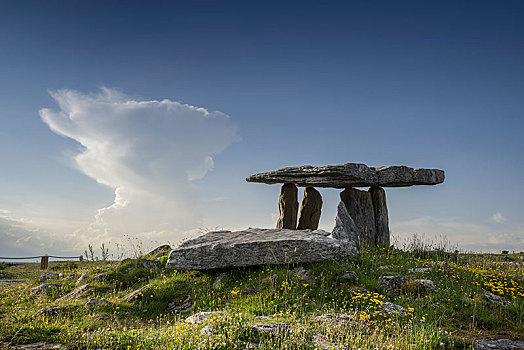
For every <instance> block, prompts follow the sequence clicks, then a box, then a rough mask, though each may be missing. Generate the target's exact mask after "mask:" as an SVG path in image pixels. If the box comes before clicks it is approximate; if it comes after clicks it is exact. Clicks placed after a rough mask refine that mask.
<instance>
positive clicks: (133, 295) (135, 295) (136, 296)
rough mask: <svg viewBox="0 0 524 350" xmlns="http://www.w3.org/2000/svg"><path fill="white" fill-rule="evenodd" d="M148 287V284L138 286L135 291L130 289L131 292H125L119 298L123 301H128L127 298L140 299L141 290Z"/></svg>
mask: <svg viewBox="0 0 524 350" xmlns="http://www.w3.org/2000/svg"><path fill="white" fill-rule="evenodd" d="M148 287H149V284H147V285H145V286H143V287H141V288H138V289H137V290H135V291H132V292H131V293H129V294H126V295H125V296H123V297H122V298H121V299H120V300H123V301H128V300H141V299H142V292H143V291H144V290H145V289H147V288H148Z"/></svg>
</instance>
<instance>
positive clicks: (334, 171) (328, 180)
mask: <svg viewBox="0 0 524 350" xmlns="http://www.w3.org/2000/svg"><path fill="white" fill-rule="evenodd" d="M444 177H445V175H444V171H443V170H439V169H413V168H409V167H407V166H403V165H400V166H384V167H379V168H373V167H368V166H367V165H365V164H358V163H346V164H338V165H325V166H317V167H313V166H311V165H304V166H297V167H289V168H282V169H279V170H275V171H269V172H265V173H259V174H255V175H251V176H249V177H248V178H246V181H248V182H262V183H267V184H276V183H289V184H295V185H296V186H301V187H331V188H346V187H371V186H380V187H408V186H414V185H436V184H439V183H442V182H444Z"/></svg>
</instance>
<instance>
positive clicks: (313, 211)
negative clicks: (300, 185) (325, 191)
mask: <svg viewBox="0 0 524 350" xmlns="http://www.w3.org/2000/svg"><path fill="white" fill-rule="evenodd" d="M321 212H322V196H321V195H320V192H318V191H317V190H316V189H314V188H313V187H306V189H305V190H304V198H303V199H302V205H301V206H300V219H299V220H298V227H297V229H298V230H305V229H310V230H316V229H318V222H319V221H320V213H321Z"/></svg>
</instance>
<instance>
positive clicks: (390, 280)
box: [378, 276, 409, 290]
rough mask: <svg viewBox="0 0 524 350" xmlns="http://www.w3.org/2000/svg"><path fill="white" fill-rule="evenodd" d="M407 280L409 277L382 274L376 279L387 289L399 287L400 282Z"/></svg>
mask: <svg viewBox="0 0 524 350" xmlns="http://www.w3.org/2000/svg"><path fill="white" fill-rule="evenodd" d="M408 281H409V279H408V278H407V277H404V276H382V277H380V278H379V279H378V282H379V283H380V284H381V285H382V286H383V287H384V288H386V289H388V290H392V289H397V288H400V286H401V285H402V283H406V282H408Z"/></svg>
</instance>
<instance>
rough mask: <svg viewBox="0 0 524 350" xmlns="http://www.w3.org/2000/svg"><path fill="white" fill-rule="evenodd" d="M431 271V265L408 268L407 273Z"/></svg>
mask: <svg viewBox="0 0 524 350" xmlns="http://www.w3.org/2000/svg"><path fill="white" fill-rule="evenodd" d="M428 272H431V267H415V268H413V269H408V273H428Z"/></svg>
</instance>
